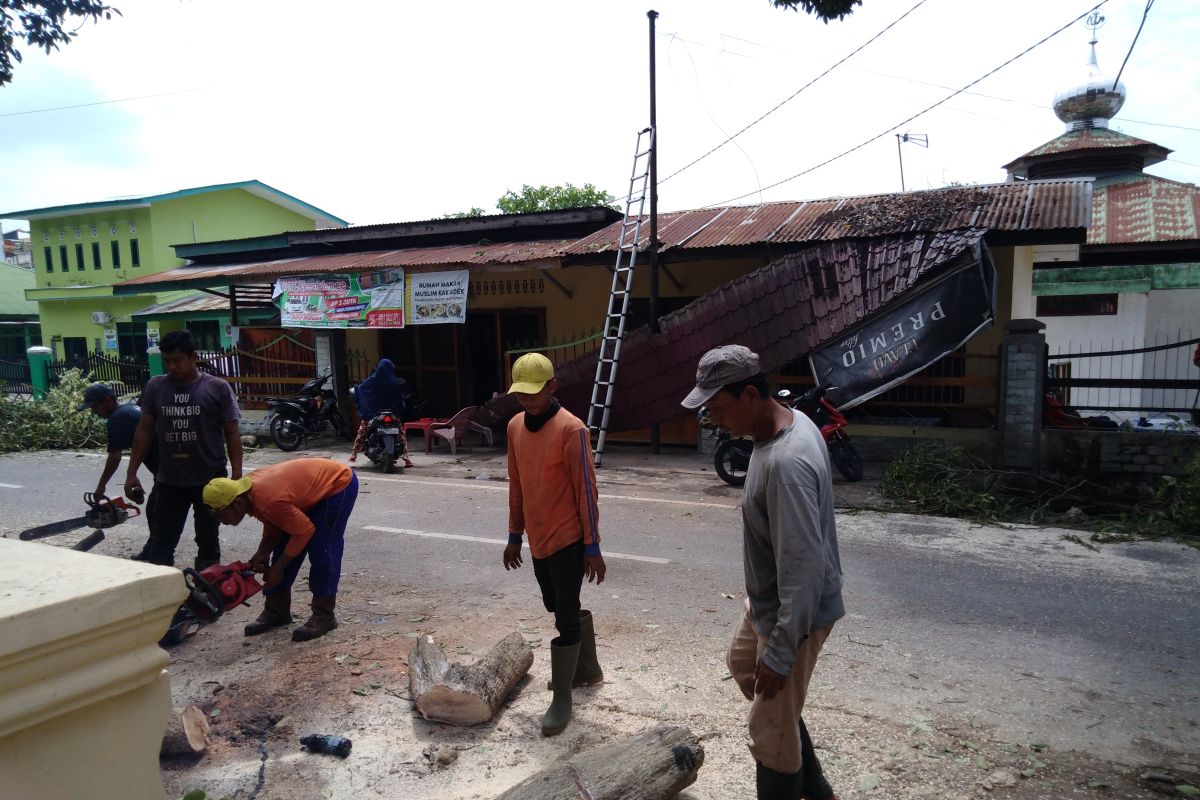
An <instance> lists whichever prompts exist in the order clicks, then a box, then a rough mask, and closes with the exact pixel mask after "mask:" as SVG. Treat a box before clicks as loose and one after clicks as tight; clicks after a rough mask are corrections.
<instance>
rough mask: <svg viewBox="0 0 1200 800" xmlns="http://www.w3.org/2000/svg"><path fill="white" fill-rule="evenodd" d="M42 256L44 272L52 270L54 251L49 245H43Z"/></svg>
mask: <svg viewBox="0 0 1200 800" xmlns="http://www.w3.org/2000/svg"><path fill="white" fill-rule="evenodd" d="M42 257H43V258H45V259H46V272H54V251H53V250H51V249H50V248H49V247H43V248H42Z"/></svg>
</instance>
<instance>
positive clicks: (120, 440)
mask: <svg viewBox="0 0 1200 800" xmlns="http://www.w3.org/2000/svg"><path fill="white" fill-rule="evenodd" d="M89 409H90V410H91V412H92V413H93V414H95V415H96V416H98V417H100V418H101V419H103V420H104V421H105V429H106V431H107V434H108V436H107V438H108V460H106V461H105V462H104V469H103V470H102V471H101V473H100V481H99V482H98V483H97V484H96V494H97V495H98V496H104V495H105V490H106V489H107V488H108V481H109V479H110V478H112V476H113V474H114V473H116V471H117V467H119V466H121V456H122V455H123V454H124V453H125V451H126V450H130V449H132V448H133V432H134V431H135V430H137V426H138V422H140V421H141V419H142V411H141V409H140V408H138V407H137V406H136V405H134V404H133V403H125V404H121V403H118V402H117V394H116V392H114V391H113V390H112V387H111V386H107V385H105V384H103V383H93V384H92V385H91V386H89V387H87V389H86V390H84V392H83V402H82V403H80V404H79V407H78V410H79V411H87V410H89ZM143 463H144V464H145V465H146V469H148V470H150V474H151V475H153V474H154V473H155V472H156V471H157V470H158V446H157V445H154V446H152V447H151V448H150V450H149V452H147V454H146V459H145V461H144V462H143Z"/></svg>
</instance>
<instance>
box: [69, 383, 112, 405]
mask: <svg viewBox="0 0 1200 800" xmlns="http://www.w3.org/2000/svg"><path fill="white" fill-rule="evenodd" d="M108 397H111V398H113V399H114V400H116V399H117V393H116V392H114V391H113V390H112V387H111V386H109V385H107V384H104V383H93V384H92V385H91V386H89V387H88V388H86V389H84V390H83V402H82V403H80V404H79V405H78V406H77V407H76V408H75V410H76V411H86V410H87V409H89V408H91V407H92V404H93V403H99V402H100V401H101V400H104V399H105V398H108Z"/></svg>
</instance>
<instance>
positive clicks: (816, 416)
mask: <svg viewBox="0 0 1200 800" xmlns="http://www.w3.org/2000/svg"><path fill="white" fill-rule="evenodd" d="M830 388H831V387H828V386H815V387H813V388H812V389H809V390H808V391H807V392H805V393H804V394H802V395H799V396H798V397H793V396H792V392H791V391H790V390H788V389H780V390H779V391H777V392H776V393H775V399H776V401H778V402H780V403H782V404H783V405H785V406H788V407H789V408H794V409H796V410H798V411H801V412H803V413H804V414H805V415H806V416H807V417H808V418H809V419H811V420H812V421H813V423H815V424H816V426H817V427H818V428H820V430H821V437H822V438H823V439H824V440H825V446H826V447H828V448H829V460H830V461H832V462H833V465H834V466H835V467H837V469H838V472H840V473H842V477H844V478H845V479H846V480H848V481H860V480H862V477H863V465H862V457H861V456H860V455H859V454H858V451H857V450H856V449H855V448H854V444H853V443H852V442H851V441H850V437H849V436H848V435H847V434H846V432H845V427H846V417H845V415H844V414H842V412H841V411H839V410H838V408H837V406H835V405H834V404H833V403H831V402H829V401H828V400H827V399H825V394H826V392H828V391H829V389H830ZM706 418H707V409H701V420H700V424H701V426H703V427H709V428H711V427H712V425H711V424H706ZM717 439H718V444H717V449H716V452H715V453H714V454H713V466H714V467H715V468H716V471H717V475H719V476H720V477H721V480H723V481H725V482H726V483H728V484H729V485H730V486H741V485H742V484H744V483H745V482H746V469H747V468H748V467H749V466H750V454H751V453H752V452H753V451H754V443H753V442H752V441H750V440H749V439H735V438H733V437H732V436H730V434H729V433H728V432H726V431H718V433H717Z"/></svg>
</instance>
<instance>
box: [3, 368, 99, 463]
mask: <svg viewBox="0 0 1200 800" xmlns="http://www.w3.org/2000/svg"><path fill="white" fill-rule="evenodd" d="M87 386H88V382H87V380H86V379H85V378H84V376H83V373H82V372H80V371H79V370H77V369H72V370H68V371H67V372H65V373H64V374H63V376H62V379H61V380H60V381H59V383H58V386H57V387H55V388H53V389H51V390H50V391H49V392H47V393H46V396H45V397H43V398H40V399H38V400H30V399H28V398H20V397H10V396H8V395H0V453H10V452H13V451H15V450H51V449H66V448H76V447H97V446H99V445H101V444H103V443H104V442H105V440H106V435H105V429H104V420H102V419H100V418H99V417H97V416H96V415H95V414H93V413H92V412H90V411H84V412H81V413H80V412H76V411H75V409H76V408H77V407H78V406H79V404H80V403H81V402H82V401H83V390H84V389H86V388H87Z"/></svg>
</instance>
